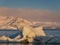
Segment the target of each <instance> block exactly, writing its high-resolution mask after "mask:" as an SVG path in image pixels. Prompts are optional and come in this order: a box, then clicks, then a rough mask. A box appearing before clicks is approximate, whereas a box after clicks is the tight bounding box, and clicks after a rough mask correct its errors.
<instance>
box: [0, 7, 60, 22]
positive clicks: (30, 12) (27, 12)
mask: <svg viewBox="0 0 60 45" xmlns="http://www.w3.org/2000/svg"><path fill="white" fill-rule="evenodd" d="M0 15H6V16H17V17H22V18H25V19H28V20H31V21H52V22H60V20H59V19H60V12H57V11H56V12H55V11H50V10H38V9H29V8H16V9H14V8H6V7H5V8H2V7H1V8H0Z"/></svg>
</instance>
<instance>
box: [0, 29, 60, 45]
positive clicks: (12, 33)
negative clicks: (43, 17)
mask: <svg viewBox="0 0 60 45" xmlns="http://www.w3.org/2000/svg"><path fill="white" fill-rule="evenodd" d="M44 32H45V34H46V35H54V36H57V37H60V30H44ZM19 33H20V32H19V31H18V30H0V36H2V35H5V36H8V37H11V38H14V37H15V36H17V35H18V34H19ZM0 45H60V44H43V43H34V44H32V43H29V44H21V43H0Z"/></svg>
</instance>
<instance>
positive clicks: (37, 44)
mask: <svg viewBox="0 0 60 45" xmlns="http://www.w3.org/2000/svg"><path fill="white" fill-rule="evenodd" d="M0 45H60V44H41V43H34V44H32V43H29V44H21V43H0Z"/></svg>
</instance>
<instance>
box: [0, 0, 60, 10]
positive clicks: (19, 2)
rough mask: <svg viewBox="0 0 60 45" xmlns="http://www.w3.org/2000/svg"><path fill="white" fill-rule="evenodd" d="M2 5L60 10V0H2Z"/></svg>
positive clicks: (0, 0) (0, 2) (0, 1)
mask: <svg viewBox="0 0 60 45" xmlns="http://www.w3.org/2000/svg"><path fill="white" fill-rule="evenodd" d="M0 6H1V7H11V8H33V9H48V10H60V0H0Z"/></svg>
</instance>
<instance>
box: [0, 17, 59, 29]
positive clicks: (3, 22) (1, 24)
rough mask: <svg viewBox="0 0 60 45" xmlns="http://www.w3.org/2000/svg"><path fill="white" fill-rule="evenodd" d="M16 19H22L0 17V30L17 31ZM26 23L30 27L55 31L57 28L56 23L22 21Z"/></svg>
mask: <svg viewBox="0 0 60 45" xmlns="http://www.w3.org/2000/svg"><path fill="white" fill-rule="evenodd" d="M17 19H22V18H19V17H14V16H0V29H17V28H16V26H15V25H14V23H15V22H16V20H17ZM23 20H24V21H25V22H26V23H28V24H29V25H31V26H32V27H38V26H42V27H44V28H49V29H56V28H59V26H58V23H56V22H40V21H32V22H31V21H28V20H26V19H23Z"/></svg>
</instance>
